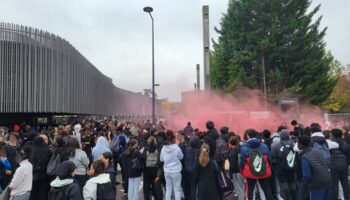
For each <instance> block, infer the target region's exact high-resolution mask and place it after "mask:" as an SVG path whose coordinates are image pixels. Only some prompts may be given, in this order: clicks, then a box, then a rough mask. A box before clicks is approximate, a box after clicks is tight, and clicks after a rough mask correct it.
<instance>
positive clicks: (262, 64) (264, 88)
mask: <svg viewBox="0 0 350 200" xmlns="http://www.w3.org/2000/svg"><path fill="white" fill-rule="evenodd" d="M261 66H262V73H263V90H264V103H265V110H267V87H266V71H265V57H264V54H262V56H261Z"/></svg>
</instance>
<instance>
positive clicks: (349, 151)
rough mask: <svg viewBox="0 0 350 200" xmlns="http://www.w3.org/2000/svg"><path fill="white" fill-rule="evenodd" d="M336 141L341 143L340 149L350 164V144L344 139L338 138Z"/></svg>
mask: <svg viewBox="0 0 350 200" xmlns="http://www.w3.org/2000/svg"><path fill="white" fill-rule="evenodd" d="M333 141H334V142H336V143H338V144H339V150H340V151H341V152H342V153H343V154H344V155H345V157H346V162H347V164H348V165H349V164H350V145H349V144H347V143H346V142H345V141H344V139H341V138H338V139H334V140H333Z"/></svg>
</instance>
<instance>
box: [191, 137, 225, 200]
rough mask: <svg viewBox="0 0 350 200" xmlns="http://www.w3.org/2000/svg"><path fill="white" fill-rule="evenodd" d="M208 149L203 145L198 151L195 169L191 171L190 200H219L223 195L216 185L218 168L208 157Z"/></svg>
mask: <svg viewBox="0 0 350 200" xmlns="http://www.w3.org/2000/svg"><path fill="white" fill-rule="evenodd" d="M209 151H210V147H209V145H207V144H203V145H202V146H201V149H200V155H199V159H198V161H197V162H196V167H195V169H194V171H193V181H194V183H195V185H194V188H196V189H197V192H196V190H193V192H194V193H193V194H192V200H196V199H197V197H196V194H198V200H207V199H215V200H221V199H222V197H223V195H222V192H221V191H220V188H219V185H218V178H217V176H218V170H220V169H219V167H218V166H217V164H216V161H215V160H214V159H211V158H210V157H209Z"/></svg>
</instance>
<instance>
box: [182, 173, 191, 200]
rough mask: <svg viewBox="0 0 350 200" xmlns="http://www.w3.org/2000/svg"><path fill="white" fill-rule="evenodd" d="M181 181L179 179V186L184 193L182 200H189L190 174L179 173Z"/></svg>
mask: <svg viewBox="0 0 350 200" xmlns="http://www.w3.org/2000/svg"><path fill="white" fill-rule="evenodd" d="M181 175H182V179H181V186H182V190H183V192H184V196H185V199H184V200H191V180H192V173H190V172H185V171H184V170H183V171H182V172H181Z"/></svg>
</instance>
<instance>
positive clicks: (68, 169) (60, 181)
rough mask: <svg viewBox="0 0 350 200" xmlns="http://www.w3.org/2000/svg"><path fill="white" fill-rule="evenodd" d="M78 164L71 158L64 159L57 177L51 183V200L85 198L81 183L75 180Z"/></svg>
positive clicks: (80, 199)
mask: <svg viewBox="0 0 350 200" xmlns="http://www.w3.org/2000/svg"><path fill="white" fill-rule="evenodd" d="M75 173H76V166H75V164H74V162H72V161H70V160H66V161H63V162H62V163H61V165H60V168H59V170H58V172H57V177H56V179H55V180H53V181H52V182H51V184H50V186H51V190H50V192H49V200H56V199H57V200H60V199H67V200H83V195H82V192H81V189H80V187H79V184H78V183H77V182H75V181H74V176H75Z"/></svg>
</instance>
